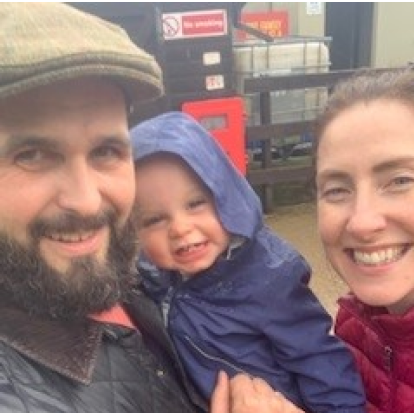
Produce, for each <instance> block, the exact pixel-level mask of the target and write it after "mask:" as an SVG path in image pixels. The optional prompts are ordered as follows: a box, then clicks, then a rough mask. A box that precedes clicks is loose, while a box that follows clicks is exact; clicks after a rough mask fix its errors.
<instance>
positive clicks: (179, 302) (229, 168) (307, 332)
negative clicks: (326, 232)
mask: <svg viewBox="0 0 414 413" xmlns="http://www.w3.org/2000/svg"><path fill="white" fill-rule="evenodd" d="M131 139H132V145H133V151H134V160H135V162H140V160H142V159H144V158H147V157H148V156H151V155H153V154H157V153H160V152H167V153H171V154H175V155H176V156H178V157H180V158H181V159H182V160H184V161H185V162H186V163H187V164H188V165H189V166H190V167H191V168H192V169H193V170H194V172H195V173H196V174H197V176H198V177H199V178H200V180H201V181H202V182H204V184H205V185H206V186H207V188H208V189H209V190H210V191H211V193H212V194H213V197H214V201H215V206H216V210H217V214H218V217H219V219H220V221H221V224H222V225H223V227H224V228H225V229H226V230H227V231H228V232H229V233H230V234H232V235H233V237H234V239H236V240H238V241H240V240H242V242H235V243H233V245H232V246H231V247H230V248H229V251H228V254H227V257H223V258H222V259H218V260H217V261H216V262H215V264H213V266H212V267H210V268H209V269H208V270H205V271H203V272H201V273H199V274H197V275H196V276H192V277H190V278H189V279H187V280H186V281H183V280H182V279H181V276H180V274H177V273H174V272H173V271H166V270H159V269H156V268H155V267H154V265H153V264H152V263H151V262H149V261H148V259H147V258H146V257H145V256H144V255H143V254H141V256H140V258H139V262H138V266H139V270H140V273H141V276H142V278H143V286H144V288H145V289H146V290H147V292H148V293H149V294H150V295H151V296H152V297H153V298H154V299H155V300H156V301H157V302H158V304H159V305H160V307H161V308H168V313H167V327H168V330H169V333H170V335H171V337H172V340H173V342H174V344H175V346H176V349H177V351H178V353H179V355H180V357H181V360H182V363H183V364H184V366H185V368H186V370H187V372H188V374H189V375H190V377H191V379H192V380H193V382H194V383H195V384H196V386H197V388H198V389H199V390H200V392H201V393H202V394H203V396H204V397H205V398H206V399H208V398H209V397H210V395H211V392H212V390H213V388H214V385H215V382H216V378H217V372H218V371H219V370H225V371H227V373H228V374H229V375H230V376H233V375H235V374H236V373H238V372H246V373H248V374H249V375H252V376H258V377H262V378H263V379H265V380H266V381H267V382H268V383H269V384H270V385H271V386H272V387H273V388H274V389H276V390H278V391H281V392H282V393H283V394H284V395H285V396H286V397H287V398H289V399H290V400H291V401H293V402H294V403H295V404H297V405H298V406H300V407H302V408H303V409H305V410H306V411H310V412H318V413H322V412H332V413H333V412H335V413H345V412H347V413H351V412H352V413H357V412H358V413H362V412H365V409H364V405H365V397H364V392H363V389H362V384H361V380H360V377H359V375H358V374H357V372H356V370H355V367H354V363H353V360H352V357H351V355H350V353H349V351H348V350H347V348H346V347H345V345H344V344H343V343H342V342H341V341H340V340H339V339H337V338H336V337H335V336H332V335H331V334H330V330H331V326H332V324H331V322H332V321H331V318H330V316H329V315H328V314H327V312H326V311H325V310H324V309H323V307H322V306H321V304H320V303H319V301H318V300H317V299H316V297H315V296H314V294H313V293H312V291H311V290H310V288H309V287H308V282H309V278H310V268H309V265H308V264H307V263H306V261H305V260H304V258H303V257H302V256H301V255H300V254H299V253H298V252H297V251H296V250H295V249H294V248H292V246H291V245H289V244H288V243H287V242H286V241H284V240H282V239H281V238H279V237H278V236H277V235H276V234H274V233H273V232H272V231H271V230H270V229H269V228H268V227H266V226H265V224H264V221H263V214H262V209H261V204H260V201H259V199H258V197H257V195H256V193H255V192H254V190H253V189H252V188H251V186H250V185H249V183H248V182H247V180H246V179H245V177H244V176H243V175H242V174H241V173H239V172H238V170H237V169H236V168H235V167H234V166H233V164H232V162H231V161H230V160H229V159H228V157H227V155H226V154H225V153H224V151H223V150H222V148H221V147H220V145H219V144H218V143H217V142H216V141H215V139H214V138H212V136H211V135H210V134H209V133H208V132H207V131H206V130H205V129H204V128H203V127H202V126H201V125H200V124H199V123H198V122H196V121H195V120H194V119H193V118H191V117H190V116H188V115H186V114H184V113H181V112H169V113H166V114H163V115H160V116H158V117H156V118H153V119H150V120H148V121H145V122H143V123H141V124H139V125H138V126H136V127H135V128H133V129H132V130H131ZM232 247H233V248H232Z"/></svg>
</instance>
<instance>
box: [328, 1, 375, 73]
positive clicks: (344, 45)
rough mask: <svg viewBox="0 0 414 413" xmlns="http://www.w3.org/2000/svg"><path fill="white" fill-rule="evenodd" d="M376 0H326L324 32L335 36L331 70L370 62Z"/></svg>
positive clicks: (333, 37)
mask: <svg viewBox="0 0 414 413" xmlns="http://www.w3.org/2000/svg"><path fill="white" fill-rule="evenodd" d="M374 4H375V3H373V2H361V3H350V2H349V3H348V2H347V3H342V2H338V3H337V2H326V3H325V7H326V9H325V10H326V12H325V16H326V17H325V34H326V36H329V37H331V38H332V42H331V45H330V58H331V62H332V65H331V69H332V70H343V69H356V68H359V67H367V66H370V65H371V44H372V19H373V9H374Z"/></svg>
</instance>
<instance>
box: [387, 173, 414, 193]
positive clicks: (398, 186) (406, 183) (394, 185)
mask: <svg viewBox="0 0 414 413" xmlns="http://www.w3.org/2000/svg"><path fill="white" fill-rule="evenodd" d="M413 184H414V178H413V177H411V176H397V177H396V178H394V179H392V180H391V182H390V184H389V188H391V189H392V190H398V191H400V190H405V189H408V188H411V187H412V186H413Z"/></svg>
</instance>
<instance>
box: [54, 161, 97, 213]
mask: <svg viewBox="0 0 414 413" xmlns="http://www.w3.org/2000/svg"><path fill="white" fill-rule="evenodd" d="M99 182H100V180H99V179H98V175H97V174H96V171H94V170H93V168H91V167H90V166H89V165H88V163H87V162H86V161H78V162H73V163H71V164H70V165H68V166H67V167H66V168H65V170H64V171H62V176H61V177H60V182H59V183H58V185H59V195H58V205H59V207H60V208H62V209H66V210H71V211H74V212H77V213H78V214H80V215H84V216H88V215H95V214H96V213H97V212H99V211H100V209H101V207H102V195H101V191H100V186H99Z"/></svg>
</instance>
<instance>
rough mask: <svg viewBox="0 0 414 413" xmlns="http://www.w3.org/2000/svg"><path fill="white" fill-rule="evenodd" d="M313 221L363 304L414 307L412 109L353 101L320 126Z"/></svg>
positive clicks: (400, 309)
mask: <svg viewBox="0 0 414 413" xmlns="http://www.w3.org/2000/svg"><path fill="white" fill-rule="evenodd" d="M317 192H318V225H319V231H320V234H321V238H322V242H323V245H324V248H325V251H326V254H327V257H328V259H329V261H330V262H331V263H332V265H333V266H334V268H335V269H336V270H337V272H338V273H339V274H340V276H341V277H342V278H343V279H344V280H345V281H346V283H347V284H348V285H349V287H350V288H351V290H352V291H353V292H354V293H355V295H356V296H357V297H358V298H359V299H360V300H361V301H363V302H365V303H367V304H370V305H374V306H385V307H387V308H388V309H389V311H390V312H393V313H404V312H405V311H406V310H407V309H409V308H411V307H412V306H413V305H414V248H413V246H414V111H413V109H412V108H409V107H407V106H404V105H402V104H401V103H398V102H396V101H385V100H382V101H374V102H371V103H368V104H367V103H361V104H357V105H355V106H353V107H351V108H349V109H347V110H345V111H344V112H342V113H341V114H339V115H337V117H336V118H334V119H333V120H332V121H331V123H330V125H328V127H327V128H326V130H325V132H324V133H323V136H322V139H321V141H320V146H319V149H318V154H317Z"/></svg>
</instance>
